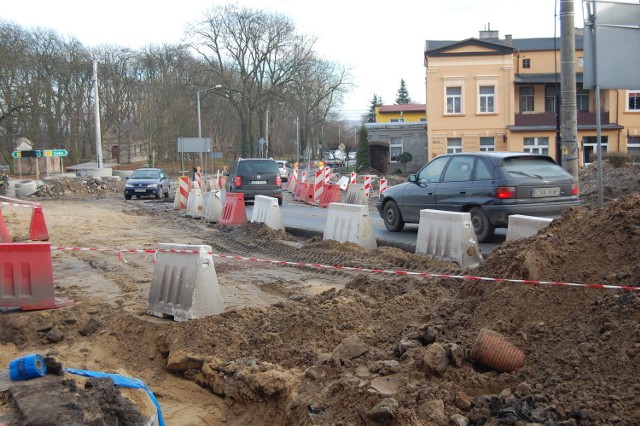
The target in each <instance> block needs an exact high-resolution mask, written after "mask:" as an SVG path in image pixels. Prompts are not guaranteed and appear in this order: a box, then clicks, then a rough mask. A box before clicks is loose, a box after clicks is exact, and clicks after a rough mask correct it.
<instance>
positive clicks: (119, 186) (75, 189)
mask: <svg viewBox="0 0 640 426" xmlns="http://www.w3.org/2000/svg"><path fill="white" fill-rule="evenodd" d="M123 190H124V183H123V182H122V179H121V178H120V177H119V176H110V177H90V176H79V177H54V178H51V179H50V180H49V181H47V182H45V183H44V185H43V186H41V187H39V189H38V192H37V193H36V194H35V196H37V197H41V198H73V197H86V196H91V195H98V196H99V195H105V194H109V193H115V192H122V191H123Z"/></svg>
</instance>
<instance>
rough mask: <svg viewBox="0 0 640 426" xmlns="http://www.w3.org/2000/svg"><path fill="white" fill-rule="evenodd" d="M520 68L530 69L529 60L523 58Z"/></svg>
mask: <svg viewBox="0 0 640 426" xmlns="http://www.w3.org/2000/svg"><path fill="white" fill-rule="evenodd" d="M522 68H527V69H529V68H531V59H529V58H525V59H523V60H522Z"/></svg>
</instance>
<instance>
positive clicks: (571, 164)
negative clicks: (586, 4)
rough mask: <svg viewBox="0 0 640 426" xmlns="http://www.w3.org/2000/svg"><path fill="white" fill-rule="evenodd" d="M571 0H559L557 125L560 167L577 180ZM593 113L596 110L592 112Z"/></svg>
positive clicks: (573, 31) (576, 119) (576, 132)
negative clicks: (558, 125) (560, 146)
mask: <svg viewBox="0 0 640 426" xmlns="http://www.w3.org/2000/svg"><path fill="white" fill-rule="evenodd" d="M573 2H574V0H560V34H561V44H560V63H561V65H560V94H561V95H560V99H561V102H562V105H561V107H560V124H561V131H560V133H561V136H562V167H564V168H565V169H566V170H567V171H568V172H569V173H570V174H571V175H572V176H573V177H574V178H575V179H576V181H577V180H578V141H577V139H578V112H577V107H576V59H575V58H576V39H575V28H574V13H573V10H574V6H573ZM596 114H597V116H598V115H599V114H600V111H596Z"/></svg>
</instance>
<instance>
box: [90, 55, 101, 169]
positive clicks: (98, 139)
mask: <svg viewBox="0 0 640 426" xmlns="http://www.w3.org/2000/svg"><path fill="white" fill-rule="evenodd" d="M91 80H93V92H94V96H95V127H96V160H97V161H96V162H97V163H98V168H99V169H101V168H102V137H101V135H100V133H101V132H100V98H99V97H98V61H96V60H94V61H93V76H92V77H91Z"/></svg>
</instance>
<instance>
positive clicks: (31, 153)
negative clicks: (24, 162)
mask: <svg viewBox="0 0 640 426" xmlns="http://www.w3.org/2000/svg"><path fill="white" fill-rule="evenodd" d="M40 154H41V153H40V151H39V150H33V149H31V150H24V151H13V152H12V153H11V156H12V157H13V158H35V157H40Z"/></svg>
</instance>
